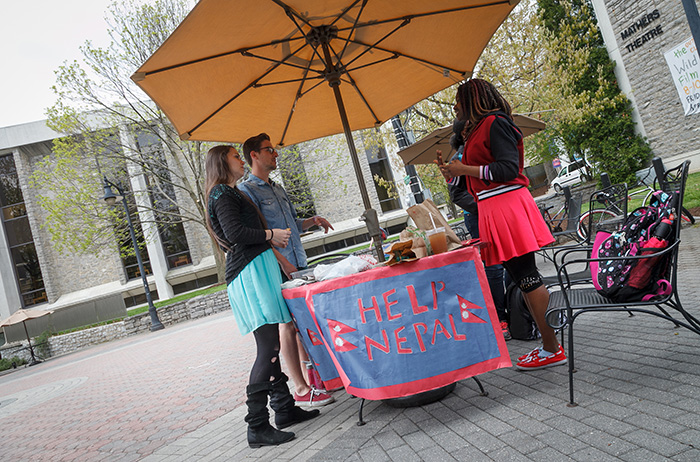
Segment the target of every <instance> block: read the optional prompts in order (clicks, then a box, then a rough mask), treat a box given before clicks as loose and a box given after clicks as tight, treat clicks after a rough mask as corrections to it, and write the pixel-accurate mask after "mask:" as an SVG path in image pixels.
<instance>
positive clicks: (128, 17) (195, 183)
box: [33, 0, 342, 281]
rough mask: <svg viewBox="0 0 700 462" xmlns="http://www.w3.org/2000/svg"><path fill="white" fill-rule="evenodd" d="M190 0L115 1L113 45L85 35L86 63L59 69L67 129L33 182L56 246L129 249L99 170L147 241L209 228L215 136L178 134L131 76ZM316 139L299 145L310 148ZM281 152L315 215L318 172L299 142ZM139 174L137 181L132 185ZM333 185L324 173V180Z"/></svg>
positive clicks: (58, 120)
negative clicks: (208, 185) (104, 200)
mask: <svg viewBox="0 0 700 462" xmlns="http://www.w3.org/2000/svg"><path fill="white" fill-rule="evenodd" d="M193 3H194V2H193V1H192V0H153V1H148V2H145V1H144V0H118V1H114V2H113V3H112V4H111V5H110V6H109V8H108V11H107V18H106V19H107V23H108V25H109V30H108V32H109V35H110V37H111V43H110V44H109V46H108V47H106V48H99V47H95V46H93V45H92V43H90V42H89V41H87V42H86V43H85V44H84V45H83V46H82V47H81V52H82V55H83V58H82V60H81V62H78V61H74V62H71V63H68V62H67V63H64V64H63V65H62V66H60V67H59V69H58V70H57V71H56V84H55V85H54V87H53V90H54V92H55V93H56V94H57V95H58V97H59V98H58V101H59V102H58V103H56V105H54V106H53V107H51V108H49V109H48V110H47V116H48V122H47V124H48V126H49V127H50V128H52V129H53V130H55V131H57V132H59V133H63V134H65V135H66V136H65V137H62V138H60V139H57V140H55V142H54V146H53V150H52V151H53V153H52V155H51V156H49V157H47V158H45V159H44V160H43V161H41V162H39V163H38V164H37V165H36V166H35V172H34V174H33V181H34V182H35V184H36V185H40V189H41V190H42V191H46V192H45V193H43V194H42V195H40V197H39V201H40V204H41V206H42V208H43V209H44V211H45V212H46V214H47V220H46V225H45V228H46V229H47V230H48V232H49V234H50V236H51V238H52V241H53V243H54V246H55V248H56V249H57V250H59V251H63V252H79V253H80V252H87V253H94V254H99V253H100V252H101V251H102V249H104V248H105V247H106V246H112V248H113V247H114V246H115V242H116V243H117V245H118V246H119V248H120V253H121V255H122V258H125V259H128V258H131V257H132V253H133V249H132V246H131V243H130V240H129V239H128V230H127V229H126V225H125V222H124V217H123V213H124V212H123V210H121V208H119V207H116V208H112V209H110V208H106V207H104V204H101V203H100V202H101V201H99V197H100V194H101V191H102V178H103V177H107V178H108V179H110V181H113V182H117V181H118V182H120V183H121V186H122V187H123V189H124V190H125V191H126V192H127V196H128V201H129V204H130V207H131V210H132V216H133V217H136V216H137V217H138V219H136V220H135V221H136V222H137V231H138V232H139V234H140V236H139V239H141V240H142V241H143V240H148V239H153V238H155V237H156V236H155V235H150V234H149V233H148V232H146V231H147V229H152V228H154V227H155V229H156V230H157V233H158V234H160V236H161V237H162V238H163V239H165V240H168V241H171V244H172V245H175V246H178V245H180V246H186V241H185V240H184V235H185V234H184V231H183V230H184V229H187V230H188V231H189V232H194V233H206V232H207V231H206V213H207V212H206V210H205V206H206V197H205V191H204V173H205V172H204V158H205V154H206V152H207V150H208V148H209V147H211V145H212V143H202V142H193V141H182V140H180V139H179V136H178V134H177V132H176V131H175V129H174V127H173V126H172V125H171V124H170V122H169V121H168V119H167V118H166V117H165V115H164V113H163V112H162V111H161V110H160V109H159V108H158V107H157V106H156V105H155V104H154V103H153V102H151V101H150V100H149V99H148V97H147V96H146V95H145V94H144V93H143V92H142V91H141V90H140V89H139V88H138V87H137V86H136V85H135V84H134V83H133V82H132V81H131V79H130V76H131V75H132V74H133V72H134V71H135V70H136V69H138V68H139V66H141V65H142V64H143V62H145V61H146V60H147V59H148V58H149V57H150V56H151V55H152V54H153V53H154V52H155V51H156V49H157V48H158V47H159V46H160V45H161V43H163V41H165V39H166V38H167V37H168V36H169V35H170V34H171V33H172V31H173V30H174V29H175V28H176V27H177V26H178V25H179V24H180V22H181V21H182V20H183V19H184V18H185V16H186V15H187V14H188V13H189V11H190V10H191V8H192V6H193ZM314 146H315V145H314V144H313V143H311V144H309V145H308V146H304V148H303V150H311V151H312V152H313V150H314ZM239 151H241V150H240V149H239ZM281 151H282V152H281V157H280V175H281V177H282V178H283V181H284V183H285V184H286V185H289V186H290V189H291V193H292V194H291V195H292V197H293V198H294V199H295V200H296V201H298V202H299V205H300V209H301V210H300V211H301V213H302V214H303V215H306V214H308V213H311V214H312V215H313V202H312V198H311V197H310V196H309V194H308V188H309V187H310V185H311V184H313V183H314V181H315V179H314V177H313V175H309V174H308V173H307V172H306V171H305V169H304V168H303V166H299V165H298V160H299V158H300V156H299V152H300V151H299V148H298V147H289V148H285V149H284V150H281ZM241 152H242V151H241ZM305 160H306V159H305ZM341 167H342V166H341ZM323 175H324V176H325V177H331V178H332V175H329V174H328V172H324V173H323ZM134 178H136V182H137V183H138V184H139V186H138V187H136V188H133V189H134V190H133V191H132V188H131V184H132V183H134ZM333 185H334V183H333V181H328V180H327V178H326V186H327V187H332V186H333ZM137 204H138V206H137ZM139 223H140V224H141V225H143V228H144V229H143V232H142V230H141V226H138V224H139ZM149 225H150V226H149ZM115 233H116V239H115ZM125 236H126V238H125ZM169 245H170V244H169ZM212 248H213V249H215V250H214V254H215V257H216V262H217V269H218V274H219V280H220V281H223V280H224V268H225V263H224V261H223V258H222V257H223V255H222V254H221V253H220V252H218V251H217V250H216V249H218V246H217V245H216V244H215V243H214V242H213V241H212Z"/></svg>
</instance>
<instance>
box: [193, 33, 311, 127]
mask: <svg viewBox="0 0 700 462" xmlns="http://www.w3.org/2000/svg"><path fill="white" fill-rule="evenodd" d="M305 46H306V44H304V45H303V46H302V47H300V48H298V49H297V50H295V51H294V52H291V53H289V54H288V55H287V56H285V57H284V58H283V59H282V60H281V61H279V62H277V63H276V64H275V65H274V66H272V67H270V68H269V69H268V70H267V71H265V72H264V73H263V74H262V75H261V76H259V77H258V78H257V79H255V80H254V81H252V82H251V83H249V84H248V85H246V86H245V88H243V89H242V90H241V91H239V92H238V93H236V94H235V95H234V96H232V97H231V98H230V99H229V100H228V101H226V102H225V103H224V104H222V105H221V106H219V108H218V109H217V110H215V111H214V112H212V113H211V114H209V115H208V116H207V117H205V118H203V119H202V120H201V121H200V122H199V123H198V124H197V125H195V126H194V127H193V128H192V129H190V130H187V132H186V133H187V134H189V135H192V132H194V131H195V130H197V129H198V128H199V127H201V126H202V125H204V124H205V123H206V122H208V121H209V119H211V118H212V117H214V116H215V115H216V114H218V113H219V111H221V110H222V109H223V108H225V107H226V106H228V105H229V104H231V102H232V101H233V100H235V99H236V98H238V97H239V96H241V95H242V94H243V93H245V92H246V91H248V90H249V89H250V88H255V86H256V85H259V84H258V83H257V82H259V81H260V80H261V79H263V78H265V76H267V75H269V74H270V73H271V72H272V71H274V70H275V69H277V68H278V67H279V66H281V65H282V64H283V63H284V62H285V61H286V60H288V59H289V58H291V57H292V56H294V55H295V54H296V53H297V52H298V51H299V50H301V49H302V48H304V47H305Z"/></svg>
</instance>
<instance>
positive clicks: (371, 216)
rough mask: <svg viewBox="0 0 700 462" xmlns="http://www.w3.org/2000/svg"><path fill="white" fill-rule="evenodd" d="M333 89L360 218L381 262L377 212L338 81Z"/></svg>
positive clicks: (382, 251)
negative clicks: (360, 205)
mask: <svg viewBox="0 0 700 462" xmlns="http://www.w3.org/2000/svg"><path fill="white" fill-rule="evenodd" d="M329 83H330V85H331V87H332V88H333V94H334V95H335V101H336V103H338V112H340V120H341V122H342V124H343V132H344V133H345V139H346V140H347V142H348V147H349V148H350V158H351V159H352V166H353V167H354V168H355V176H356V177H357V182H358V184H359V187H360V195H361V196H362V203H363V204H364V206H365V212H364V213H363V214H362V218H361V219H363V220H364V221H365V224H366V225H367V230H368V231H369V236H370V238H372V242H374V250H375V252H376V253H377V260H378V261H380V262H383V261H384V260H385V259H384V249H383V248H382V242H381V241H382V240H381V235H382V232H381V230H380V229H379V221H378V220H377V212H376V211H375V210H374V209H372V204H371V202H370V200H369V194H367V185H365V178H364V176H363V175H362V167H360V160H359V158H358V157H357V149H356V148H355V141H354V140H353V139H352V132H351V131H350V124H349V123H348V115H347V113H346V112H345V105H344V104H343V97H342V96H341V94H340V88H338V85H340V81H338V82H337V83H336V84H335V85H334V84H333V83H331V82H329Z"/></svg>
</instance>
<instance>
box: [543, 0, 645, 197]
mask: <svg viewBox="0 0 700 462" xmlns="http://www.w3.org/2000/svg"><path fill="white" fill-rule="evenodd" d="M537 3H538V5H539V18H540V20H541V23H542V25H543V27H544V29H545V31H544V37H545V39H546V40H545V42H546V43H547V44H548V47H547V57H548V60H549V62H550V63H551V64H552V65H553V67H554V72H552V73H550V74H549V78H548V87H549V88H551V89H556V90H558V91H560V98H559V100H556V99H554V98H550V100H551V102H552V105H553V108H555V109H557V111H556V116H555V118H554V120H552V121H550V126H549V127H548V129H547V131H549V132H550V133H549V134H548V135H546V138H545V139H540V140H537V143H536V145H535V149H536V150H537V151H538V155H539V157H541V158H544V159H548V158H551V156H552V155H553V154H555V155H561V153H562V150H563V151H564V152H565V153H567V154H568V157H569V160H572V159H571V158H586V157H587V158H588V160H589V162H591V163H595V164H598V171H606V172H608V174H609V175H610V179H611V181H612V182H613V183H617V182H622V181H632V180H633V177H634V172H635V171H637V170H639V169H640V168H642V167H643V166H644V165H646V164H647V163H648V161H649V159H650V157H651V149H650V148H649V146H648V144H647V143H646V140H644V139H643V138H642V137H640V136H639V135H637V134H635V132H634V123H633V121H632V118H631V113H632V110H631V104H630V102H629V100H627V98H626V97H625V96H624V95H623V94H622V92H621V91H620V89H619V87H618V86H617V80H616V78H615V74H614V67H615V63H614V62H613V61H612V60H611V59H610V58H609V57H608V54H607V51H606V49H605V45H604V42H603V39H602V36H601V34H600V31H599V30H598V27H597V24H596V22H595V18H594V16H593V11H592V7H591V5H590V2H589V1H588V0H538V2H537Z"/></svg>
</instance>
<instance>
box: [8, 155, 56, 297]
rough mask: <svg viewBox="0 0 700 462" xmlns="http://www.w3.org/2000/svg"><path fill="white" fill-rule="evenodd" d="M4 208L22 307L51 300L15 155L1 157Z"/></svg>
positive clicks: (9, 245)
mask: <svg viewBox="0 0 700 462" xmlns="http://www.w3.org/2000/svg"><path fill="white" fill-rule="evenodd" d="M0 208H1V209H2V216H1V217H2V219H1V221H2V224H3V227H4V228H5V235H6V236H7V244H8V247H9V249H10V255H11V258H12V265H13V267H14V271H15V278H16V279H17V285H18V286H19V291H20V297H21V299H22V307H26V306H31V305H36V304H37V303H43V302H46V301H48V300H47V297H46V290H45V288H44V278H43V276H42V274H41V266H40V265H39V258H38V256H37V253H36V247H35V246H34V237H33V236H32V230H31V228H30V226H29V219H28V217H27V209H26V207H25V205H24V196H23V195H22V190H21V188H20V186H19V178H18V176H17V168H16V166H15V160H14V159H13V157H12V155H5V156H0Z"/></svg>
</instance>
